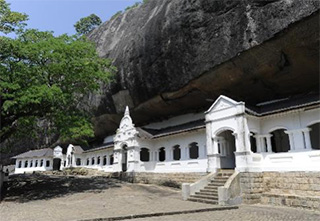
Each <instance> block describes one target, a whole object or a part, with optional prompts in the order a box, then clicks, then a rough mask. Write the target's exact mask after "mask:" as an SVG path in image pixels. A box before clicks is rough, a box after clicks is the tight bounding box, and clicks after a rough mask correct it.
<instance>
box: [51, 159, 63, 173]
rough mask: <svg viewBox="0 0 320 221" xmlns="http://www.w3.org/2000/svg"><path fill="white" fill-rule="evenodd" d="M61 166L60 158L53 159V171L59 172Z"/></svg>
mask: <svg viewBox="0 0 320 221" xmlns="http://www.w3.org/2000/svg"><path fill="white" fill-rule="evenodd" d="M60 166H61V159H60V158H54V159H53V168H52V169H53V170H60Z"/></svg>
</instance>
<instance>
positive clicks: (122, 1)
mask: <svg viewBox="0 0 320 221" xmlns="http://www.w3.org/2000/svg"><path fill="white" fill-rule="evenodd" d="M6 1H7V2H8V3H10V4H11V9H12V10H13V11H18V12H24V13H26V14H27V15H29V21H28V22H27V23H28V28H37V29H39V30H41V31H54V33H55V35H60V34H63V33H67V34H74V33H75V30H74V27H73V25H74V24H75V23H76V22H77V21H78V20H80V18H83V17H86V16H88V15H90V14H92V13H94V14H96V15H98V16H99V17H100V18H101V20H102V21H103V22H104V21H106V20H108V19H109V18H110V17H111V16H112V15H114V14H115V13H116V12H118V11H120V10H122V11H124V9H125V8H126V7H127V6H131V5H133V4H134V3H135V2H139V1H140V0H6Z"/></svg>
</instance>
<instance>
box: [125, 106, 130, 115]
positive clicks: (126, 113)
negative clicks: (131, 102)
mask: <svg viewBox="0 0 320 221" xmlns="http://www.w3.org/2000/svg"><path fill="white" fill-rule="evenodd" d="M129 115H130V112H129V107H128V106H126V110H125V111H124V116H129Z"/></svg>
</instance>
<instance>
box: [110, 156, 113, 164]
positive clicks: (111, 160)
mask: <svg viewBox="0 0 320 221" xmlns="http://www.w3.org/2000/svg"><path fill="white" fill-rule="evenodd" d="M112 164H113V154H111V155H110V156H109V165H112Z"/></svg>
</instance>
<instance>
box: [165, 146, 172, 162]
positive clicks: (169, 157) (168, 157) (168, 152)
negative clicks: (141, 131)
mask: <svg viewBox="0 0 320 221" xmlns="http://www.w3.org/2000/svg"><path fill="white" fill-rule="evenodd" d="M165 151H166V159H165V162H168V161H171V151H172V148H171V147H165Z"/></svg>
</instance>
